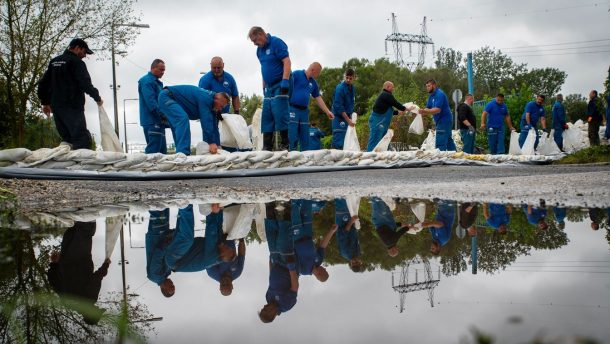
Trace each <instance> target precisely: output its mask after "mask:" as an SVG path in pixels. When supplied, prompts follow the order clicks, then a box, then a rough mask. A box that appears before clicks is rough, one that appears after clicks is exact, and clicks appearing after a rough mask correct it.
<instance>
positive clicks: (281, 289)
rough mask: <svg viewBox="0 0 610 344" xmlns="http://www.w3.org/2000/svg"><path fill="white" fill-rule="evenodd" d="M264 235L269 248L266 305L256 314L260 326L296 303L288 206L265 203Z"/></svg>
mask: <svg viewBox="0 0 610 344" xmlns="http://www.w3.org/2000/svg"><path fill="white" fill-rule="evenodd" d="M265 211H266V214H265V215H266V216H265V234H266V237H267V245H268V247H269V287H268V288H267V293H266V294H265V299H266V301H267V303H266V304H265V305H264V306H263V308H262V309H261V311H260V312H259V318H260V319H261V321H262V322H264V323H269V322H272V321H273V320H274V319H275V318H276V317H277V316H278V315H280V314H282V313H285V312H287V311H289V310H291V309H292V307H294V305H295V304H296V303H297V293H298V291H299V276H298V273H297V267H296V257H295V253H294V239H293V233H292V230H291V227H292V210H291V203H290V202H284V201H274V202H269V203H267V204H265Z"/></svg>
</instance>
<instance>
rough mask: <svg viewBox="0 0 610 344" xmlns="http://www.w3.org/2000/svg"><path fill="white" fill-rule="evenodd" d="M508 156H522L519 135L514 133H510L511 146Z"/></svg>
mask: <svg viewBox="0 0 610 344" xmlns="http://www.w3.org/2000/svg"><path fill="white" fill-rule="evenodd" d="M508 147H509V148H508V154H512V155H520V154H521V147H519V133H518V132H516V131H513V132H511V133H510V144H509V146H508Z"/></svg>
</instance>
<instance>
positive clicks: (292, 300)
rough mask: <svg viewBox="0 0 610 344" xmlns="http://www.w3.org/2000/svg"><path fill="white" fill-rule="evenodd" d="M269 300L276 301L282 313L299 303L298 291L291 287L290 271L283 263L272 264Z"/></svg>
mask: <svg viewBox="0 0 610 344" xmlns="http://www.w3.org/2000/svg"><path fill="white" fill-rule="evenodd" d="M265 298H266V299H267V302H269V303H270V302H272V301H275V302H276V303H277V304H278V308H279V310H280V313H283V312H287V311H289V310H290V309H292V307H294V305H296V303H297V293H296V292H294V291H292V290H291V289H290V273H289V272H288V269H286V268H285V267H283V266H281V265H277V264H271V270H270V271H269V288H268V289H267V294H266V295H265Z"/></svg>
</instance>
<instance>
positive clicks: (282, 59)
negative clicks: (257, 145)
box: [248, 26, 291, 151]
mask: <svg viewBox="0 0 610 344" xmlns="http://www.w3.org/2000/svg"><path fill="white" fill-rule="evenodd" d="M248 38H249V39H250V40H251V41H252V43H254V45H256V46H257V47H258V48H257V49H256V56H257V57H258V60H259V61H260V63H261V74H262V75H263V91H264V99H263V114H262V119H261V121H262V123H261V129H262V132H263V150H267V151H271V150H273V133H274V132H275V131H279V132H280V137H281V143H280V150H287V149H288V148H289V147H288V145H289V143H288V92H289V87H290V82H289V79H290V66H291V64H290V57H289V55H288V46H287V45H286V43H284V41H282V40H281V39H279V38H278V37H275V36H271V35H270V34H267V33H265V30H263V29H262V28H261V27H259V26H253V27H252V28H251V29H250V31H249V32H248Z"/></svg>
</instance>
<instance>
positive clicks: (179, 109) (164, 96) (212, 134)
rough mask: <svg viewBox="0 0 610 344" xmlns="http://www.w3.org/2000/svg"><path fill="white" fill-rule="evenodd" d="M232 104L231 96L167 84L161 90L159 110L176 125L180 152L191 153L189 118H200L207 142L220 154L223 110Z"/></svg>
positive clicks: (175, 131) (174, 126)
mask: <svg viewBox="0 0 610 344" xmlns="http://www.w3.org/2000/svg"><path fill="white" fill-rule="evenodd" d="M227 104H229V95H228V94H226V93H224V92H220V93H214V92H210V91H206V90H203V89H201V88H199V87H197V86H193V85H179V86H170V87H165V88H164V89H163V90H162V91H161V93H159V110H160V111H161V112H162V113H163V114H164V115H165V116H166V117H167V119H168V121H169V123H170V125H171V127H172V128H174V133H175V138H174V141H175V142H176V153H184V154H185V155H190V154H191V128H190V123H189V120H200V122H201V130H202V133H203V141H205V142H207V143H208V145H209V146H210V153H212V154H216V153H217V152H218V146H220V133H219V131H218V121H219V120H221V119H222V117H221V113H220V112H221V110H222V108H223V107H225V106H227Z"/></svg>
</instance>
